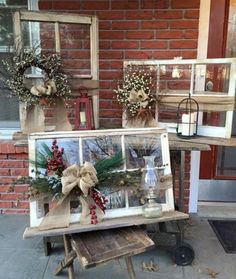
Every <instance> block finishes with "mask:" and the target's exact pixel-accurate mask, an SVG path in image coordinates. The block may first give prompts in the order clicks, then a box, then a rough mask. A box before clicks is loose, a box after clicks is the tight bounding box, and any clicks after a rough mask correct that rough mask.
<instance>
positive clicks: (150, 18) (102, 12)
mask: <svg viewBox="0 0 236 279" xmlns="http://www.w3.org/2000/svg"><path fill="white" fill-rule="evenodd" d="M199 3H200V1H199V0H192V1H189V0H127V1H122V0H119V1H115V0H96V1H92V0H84V1H79V0H74V1H72V0H71V1H62V0H51V1H50V0H39V9H40V10H47V11H63V12H74V13H81V14H95V15H97V16H98V19H99V68H100V71H99V80H100V88H101V90H100V116H99V117H100V126H101V127H104V128H114V127H120V126H121V109H120V107H119V105H118V104H117V103H116V101H115V100H114V99H113V96H114V94H113V88H114V87H115V86H116V80H117V79H119V78H120V77H121V76H122V75H121V70H122V64H123V60H124V59H172V58H173V57H175V56H182V57H183V58H196V56H197V38H198V18H199Z"/></svg>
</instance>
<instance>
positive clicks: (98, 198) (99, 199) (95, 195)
mask: <svg viewBox="0 0 236 279" xmlns="http://www.w3.org/2000/svg"><path fill="white" fill-rule="evenodd" d="M90 196H91V197H92V199H93V200H94V201H95V203H96V204H97V205H98V206H99V207H100V209H101V210H102V211H103V212H105V209H106V203H107V202H108V200H107V199H106V198H105V197H104V196H102V195H101V194H100V192H98V191H97V190H95V189H93V190H92V191H91V193H90Z"/></svg>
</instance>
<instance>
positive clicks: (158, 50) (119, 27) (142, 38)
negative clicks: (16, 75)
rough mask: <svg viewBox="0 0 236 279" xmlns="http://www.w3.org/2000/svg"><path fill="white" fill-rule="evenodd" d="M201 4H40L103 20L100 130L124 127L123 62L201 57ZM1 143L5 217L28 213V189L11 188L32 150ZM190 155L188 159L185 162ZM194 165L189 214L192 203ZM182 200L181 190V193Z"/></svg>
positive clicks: (160, 0) (148, 0) (0, 202)
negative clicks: (119, 91) (120, 100)
mask: <svg viewBox="0 0 236 279" xmlns="http://www.w3.org/2000/svg"><path fill="white" fill-rule="evenodd" d="M199 5H200V0H191V1H189V0H137V1H136V0H126V1H122V0H120V1H115V0H96V1H92V0H84V1H82V0H81V1H80V0H69V1H62V0H39V8H40V10H42V11H62V12H73V13H78V14H95V15H97V16H98V18H99V68H100V70H99V80H100V103H99V106H100V115H99V118H100V126H101V127H104V128H115V127H120V126H121V108H120V107H119V105H118V104H117V103H116V101H115V100H114V99H113V96H114V94H113V88H114V87H115V86H116V80H117V79H119V78H120V77H121V76H122V65H123V60H124V59H172V58H173V57H175V56H182V57H183V58H196V56H197V38H198V18H199ZM15 144H16V143H15V142H3V143H2V144H0V213H25V212H28V210H27V208H28V203H27V202H26V201H25V200H24V192H25V191H26V186H21V185H16V186H15V188H14V189H13V188H12V187H11V185H12V181H13V179H15V178H17V177H18V176H20V175H24V174H27V172H28V171H27V147H22V146H17V145H15ZM189 161H190V155H189V154H188V156H186V162H189ZM189 168H190V166H189V163H187V165H186V176H185V189H184V192H185V200H184V204H185V210H186V211H187V206H188V198H189ZM176 196H177V197H178V191H177V192H176Z"/></svg>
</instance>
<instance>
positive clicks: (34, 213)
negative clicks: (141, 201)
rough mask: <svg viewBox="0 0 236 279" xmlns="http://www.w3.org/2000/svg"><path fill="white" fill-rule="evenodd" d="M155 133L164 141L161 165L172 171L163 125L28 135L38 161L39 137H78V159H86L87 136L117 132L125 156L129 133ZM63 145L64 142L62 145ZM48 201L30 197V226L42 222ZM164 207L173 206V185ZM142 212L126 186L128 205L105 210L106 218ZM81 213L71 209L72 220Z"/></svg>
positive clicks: (30, 145) (114, 133)
mask: <svg viewBox="0 0 236 279" xmlns="http://www.w3.org/2000/svg"><path fill="white" fill-rule="evenodd" d="M145 135H147V136H152V137H153V136H154V137H155V136H156V137H160V141H161V142H160V143H161V154H162V165H163V166H164V175H169V174H171V167H170V154H169V145H168V134H167V132H166V130H165V129H161V128H139V129H135V130H134V129H113V130H95V131H77V132H75V131H74V132H49V133H36V134H31V135H30V136H29V159H30V162H32V161H35V159H36V153H37V141H40V140H51V139H57V140H58V141H59V140H60V139H66V140H68V139H71V140H76V141H78V151H79V156H80V157H79V161H80V163H83V161H84V159H83V153H82V151H83V146H82V143H83V141H86V139H91V138H93V137H94V138H96V137H104V136H111V137H112V136H115V137H117V138H119V143H120V146H121V150H122V154H123V157H124V156H125V140H126V137H127V136H137V137H138V136H145ZM60 147H61V146H60ZM65 153H66V151H65ZM32 169H35V166H34V165H33V164H32V163H30V165H29V175H31V176H32ZM123 169H124V170H126V169H127V168H126V162H125V163H124V165H123ZM46 202H48V198H47V197H45V199H42V200H32V201H30V226H31V227H35V226H38V225H39V224H40V222H41V221H42V218H43V216H44V215H45V212H44V204H45V203H46ZM162 208H163V211H171V210H174V199H173V189H172V187H169V188H168V189H166V190H165V203H162ZM141 213H142V206H135V207H130V206H129V200H128V191H127V190H125V207H123V208H116V209H107V210H106V213H105V218H117V217H122V216H132V215H139V214H141ZM79 216H80V214H79V213H72V214H71V219H70V222H71V223H73V222H78V220H79Z"/></svg>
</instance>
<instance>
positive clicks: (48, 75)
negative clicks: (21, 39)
mask: <svg viewBox="0 0 236 279" xmlns="http://www.w3.org/2000/svg"><path fill="white" fill-rule="evenodd" d="M3 64H4V66H5V70H6V73H7V78H5V84H6V86H7V88H8V89H9V91H10V94H11V95H14V96H16V97H17V98H18V99H19V101H20V102H23V103H26V104H27V106H31V105H47V104H53V103H54V102H55V97H59V98H62V99H66V98H67V96H68V95H69V94H70V92H71V90H70V87H69V83H68V77H67V75H65V74H64V73H62V71H61V66H62V64H61V57H60V55H59V54H57V53H56V54H50V55H48V56H47V55H45V54H42V53H38V52H37V51H35V50H34V49H33V50H32V49H31V50H22V51H16V52H15V54H14V56H13V58H11V60H5V61H3ZM30 67H37V68H39V69H41V70H42V72H43V74H44V80H43V84H38V85H33V86H32V87H30V88H29V86H27V85H26V83H27V82H26V81H27V77H26V75H25V73H26V71H27V70H28V69H29V68H30Z"/></svg>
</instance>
